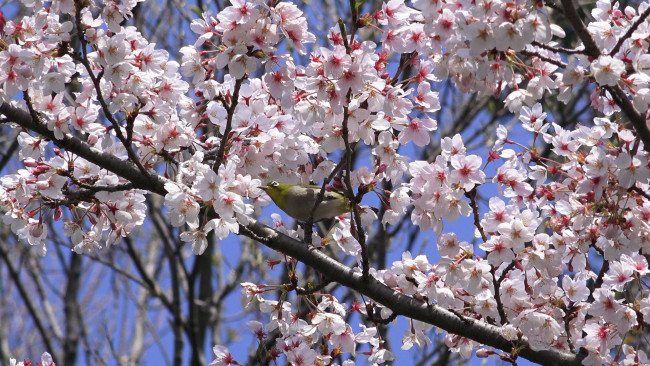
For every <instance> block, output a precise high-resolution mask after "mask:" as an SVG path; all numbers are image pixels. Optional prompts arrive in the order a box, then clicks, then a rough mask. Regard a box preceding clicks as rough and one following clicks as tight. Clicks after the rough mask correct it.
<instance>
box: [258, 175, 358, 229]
mask: <svg viewBox="0 0 650 366" xmlns="http://www.w3.org/2000/svg"><path fill="white" fill-rule="evenodd" d="M260 188H261V189H262V190H264V191H265V192H266V194H268V195H269V197H271V199H272V200H273V202H275V204H276V205H277V206H278V207H279V208H280V209H281V210H282V211H284V212H285V213H286V214H287V215H289V216H291V217H293V218H294V219H296V220H298V221H302V222H307V221H308V220H309V216H310V215H311V211H312V209H313V208H314V205H315V204H316V201H317V199H318V194H319V193H320V191H321V186H316V185H308V184H289V183H285V182H278V181H273V182H270V183H268V184H266V185H265V186H261V187H260ZM347 212H350V202H349V201H348V199H347V198H346V197H345V195H344V194H343V193H341V192H336V191H325V192H324V195H323V200H322V201H321V202H320V203H319V205H318V207H317V208H316V211H315V212H314V217H313V222H318V221H321V220H326V219H331V218H334V217H336V216H339V215H343V214H344V213H347Z"/></svg>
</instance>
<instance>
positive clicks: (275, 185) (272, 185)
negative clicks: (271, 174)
mask: <svg viewBox="0 0 650 366" xmlns="http://www.w3.org/2000/svg"><path fill="white" fill-rule="evenodd" d="M269 185H270V186H271V187H278V186H279V185H280V183H278V182H276V181H273V182H271V183H269Z"/></svg>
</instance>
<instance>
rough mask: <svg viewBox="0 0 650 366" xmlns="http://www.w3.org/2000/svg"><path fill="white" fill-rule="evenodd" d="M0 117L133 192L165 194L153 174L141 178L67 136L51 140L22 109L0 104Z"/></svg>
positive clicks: (130, 165) (111, 157)
mask: <svg viewBox="0 0 650 366" xmlns="http://www.w3.org/2000/svg"><path fill="white" fill-rule="evenodd" d="M0 113H2V114H4V115H5V116H6V117H7V120H8V121H9V122H14V123H17V124H18V125H20V126H21V127H23V128H25V129H27V130H31V131H34V132H36V133H38V134H40V135H42V136H44V137H45V138H47V139H49V140H52V142H54V144H55V145H56V146H58V147H60V148H62V149H65V150H67V151H69V152H72V153H74V154H76V155H79V156H81V157H82V158H84V159H86V160H88V161H90V162H92V163H94V164H97V165H98V166H100V167H102V168H104V169H106V170H109V171H111V172H113V173H115V174H117V175H118V176H120V177H122V178H124V179H126V180H128V181H129V182H131V183H133V188H139V189H145V190H147V191H151V192H154V193H158V194H161V195H165V193H167V191H166V190H165V180H164V179H163V178H162V177H160V176H158V175H156V174H152V173H148V174H142V172H141V171H140V170H139V169H138V168H137V167H136V166H135V165H134V164H133V163H131V162H130V161H126V160H122V159H120V158H118V157H116V156H115V155H112V154H108V153H105V152H103V151H101V150H99V149H96V148H94V147H91V146H90V145H88V144H87V143H85V142H83V141H82V140H80V139H78V138H76V137H72V136H68V135H66V136H64V137H63V138H62V139H57V138H56V137H55V136H54V132H52V131H50V130H49V129H48V128H47V125H46V124H45V123H43V122H41V121H35V120H33V119H32V117H31V116H30V115H29V113H28V112H26V111H23V110H22V109H19V108H16V107H13V106H11V105H9V104H7V103H2V104H1V105H0Z"/></svg>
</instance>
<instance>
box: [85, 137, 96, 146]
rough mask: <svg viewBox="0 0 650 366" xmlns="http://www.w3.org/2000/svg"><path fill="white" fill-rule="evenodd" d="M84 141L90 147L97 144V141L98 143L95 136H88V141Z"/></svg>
mask: <svg viewBox="0 0 650 366" xmlns="http://www.w3.org/2000/svg"><path fill="white" fill-rule="evenodd" d="M86 141H87V142H88V144H90V145H91V146H94V145H95V144H96V143H97V141H99V137H97V135H92V134H91V135H88V140H86Z"/></svg>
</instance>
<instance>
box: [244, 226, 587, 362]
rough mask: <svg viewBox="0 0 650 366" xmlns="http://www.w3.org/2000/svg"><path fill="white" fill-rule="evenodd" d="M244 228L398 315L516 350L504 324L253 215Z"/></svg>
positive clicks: (531, 356)
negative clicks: (400, 284) (404, 289)
mask: <svg viewBox="0 0 650 366" xmlns="http://www.w3.org/2000/svg"><path fill="white" fill-rule="evenodd" d="M240 230H241V231H240V232H242V233H244V234H245V235H246V236H249V237H251V238H253V239H255V240H258V241H260V242H262V243H263V244H264V245H266V246H268V247H269V248H271V249H275V250H277V251H279V252H282V253H285V254H287V255H289V256H291V257H293V258H295V259H297V260H299V261H301V262H303V263H305V264H306V265H308V266H310V267H312V268H314V269H316V270H317V271H319V272H320V273H323V274H324V275H325V276H326V277H327V278H328V279H329V280H332V281H336V282H338V283H340V284H341V285H344V286H346V287H349V288H351V289H353V290H355V291H357V292H359V293H361V294H364V295H366V296H368V297H370V298H372V299H374V300H375V301H377V302H378V303H380V304H383V305H384V306H386V307H388V308H389V309H391V310H392V311H393V312H394V313H396V314H398V315H403V316H407V317H409V318H412V319H416V320H419V321H422V322H425V323H428V324H432V325H434V326H436V327H439V328H442V329H444V330H446V331H447V332H449V333H453V334H458V335H460V336H462V337H466V338H469V339H472V340H475V341H477V342H479V343H482V344H485V345H488V346H491V347H494V348H498V349H500V350H503V351H505V352H508V353H510V352H512V350H513V347H514V346H513V343H512V342H510V341H508V340H507V339H505V338H504V337H503V336H502V335H501V333H500V328H499V327H497V326H494V325H490V324H487V323H484V322H481V321H479V320H476V319H472V318H469V317H465V316H462V315H458V314H455V313H452V312H451V311H448V310H445V309H443V308H441V307H439V306H436V305H428V304H426V303H424V302H422V301H418V300H416V299H414V298H412V297H409V296H406V295H404V294H401V293H399V292H397V291H394V290H392V289H390V288H388V287H387V286H385V285H384V284H382V283H380V282H379V281H377V280H376V279H374V278H373V277H370V278H369V279H367V280H365V279H364V278H363V275H362V274H361V273H360V272H358V271H356V270H354V269H352V268H350V267H347V266H345V265H343V264H341V263H339V262H338V261H336V260H335V259H333V258H330V257H328V256H327V255H325V254H323V253H322V252H320V251H318V250H316V249H314V248H310V247H308V246H306V245H304V244H303V243H301V242H299V241H297V240H295V239H292V238H290V237H288V236H286V235H284V234H281V233H278V232H276V231H275V230H273V229H271V228H270V227H268V226H266V225H263V224H261V223H259V222H257V221H255V220H253V219H250V222H249V224H248V225H246V226H240ZM519 346H521V349H520V351H519V353H518V355H519V356H521V357H524V358H526V359H528V360H530V361H533V362H537V363H540V364H543V365H576V366H577V365H580V364H581V357H580V356H578V355H576V354H574V353H568V352H563V351H560V350H556V349H553V350H545V351H533V350H532V349H530V348H529V347H528V343H527V341H526V340H525V339H524V340H522V341H521V343H519Z"/></svg>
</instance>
